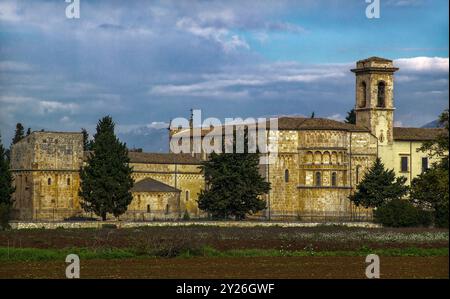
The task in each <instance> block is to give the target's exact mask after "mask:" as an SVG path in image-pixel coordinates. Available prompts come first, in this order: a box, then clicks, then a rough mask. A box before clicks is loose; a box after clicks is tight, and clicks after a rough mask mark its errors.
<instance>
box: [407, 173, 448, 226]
mask: <svg viewBox="0 0 450 299" xmlns="http://www.w3.org/2000/svg"><path fill="white" fill-rule="evenodd" d="M448 184H449V179H448V168H445V167H442V166H441V165H435V166H433V167H432V168H430V169H428V170H427V171H425V172H424V173H422V174H420V175H419V176H418V177H416V178H414V179H413V180H412V182H411V199H412V201H413V202H414V203H416V204H417V205H418V206H419V207H421V208H422V209H423V210H429V211H433V216H434V222H435V225H436V226H439V227H448V218H449V187H448Z"/></svg>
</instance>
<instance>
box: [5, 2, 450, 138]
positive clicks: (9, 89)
mask: <svg viewBox="0 0 450 299" xmlns="http://www.w3.org/2000/svg"><path fill="white" fill-rule="evenodd" d="M380 2H381V17H380V18H379V19H368V18H366V15H365V10H366V6H367V4H366V3H365V1H364V0H340V1H338V0H322V1H321V0H319V1H318V0H296V1H283V0H277V1H275V0H274V1H262V0H259V1H256V0H247V1H246V0H238V1H229V0H228V1H200V0H199V1H195V0H189V1H188V0H176V1H175V0H173V1H170V0H164V1H126V2H125V1H113V0H104V1H89V0H80V3H81V11H80V18H79V19H68V18H66V15H65V10H66V6H67V5H68V4H67V3H65V1H64V0H52V1H10V0H2V1H1V2H0V133H1V134H2V136H3V139H5V141H4V143H6V144H9V140H10V138H11V135H12V133H13V127H14V125H15V123H16V122H19V121H20V122H22V123H24V125H25V127H31V128H32V129H34V130H39V129H41V128H44V129H46V130H77V131H78V130H79V129H80V128H81V127H86V128H88V129H89V130H90V131H91V132H92V131H93V129H94V127H95V124H96V122H97V120H98V119H99V118H100V117H102V116H104V115H106V114H110V115H112V116H113V118H114V119H115V121H116V123H117V124H118V130H119V131H121V132H126V131H127V130H132V129H134V128H138V127H142V126H147V127H160V126H164V125H165V124H166V123H167V122H168V121H169V119H172V118H175V117H180V116H186V117H187V116H188V114H189V109H190V108H197V109H202V111H203V116H204V117H210V116H214V117H218V118H221V119H223V118H225V117H259V116H272V115H287V114H290V115H292V114H296V115H310V114H311V112H312V111H315V115H316V117H328V118H333V119H343V118H344V117H345V114H346V112H347V111H348V110H349V109H351V108H352V107H353V105H354V77H353V74H352V73H350V72H349V69H350V68H351V67H353V66H354V64H355V61H356V60H359V59H362V58H366V57H369V56H382V57H386V58H390V59H394V60H395V64H396V65H397V66H398V67H400V68H401V69H400V71H399V72H398V73H397V75H396V85H395V105H396V107H397V110H396V115H395V116H396V122H397V125H399V126H400V125H401V126H421V125H423V124H425V123H427V122H429V121H432V120H434V119H436V118H437V116H438V114H439V113H440V112H441V111H442V110H443V109H444V108H446V107H448V74H449V73H448V67H449V60H448V56H449V54H448V52H449V49H448V45H449V41H448V34H449V32H448V25H449V24H448V1H447V0H380ZM125 3H126V4H125Z"/></svg>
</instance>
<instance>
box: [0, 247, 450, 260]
mask: <svg viewBox="0 0 450 299" xmlns="http://www.w3.org/2000/svg"><path fill="white" fill-rule="evenodd" d="M71 253H74V254H77V255H78V256H79V257H80V259H81V260H83V259H130V258H162V257H164V258H167V255H165V254H161V253H158V252H151V251H150V252H143V251H139V250H136V249H133V248H124V249H122V248H108V249H95V250H94V249H92V248H72V249H59V250H58V249H39V248H9V249H8V248H6V247H0V262H8V261H50V260H59V261H65V258H66V256H67V255H68V254H71ZM371 253H374V254H377V255H379V256H399V257H403V256H421V257H424V256H425V257H426V256H448V255H449V249H448V248H416V247H411V248H401V249H400V248H383V249H369V248H362V249H360V250H349V251H341V250H338V251H311V250H299V251H287V250H277V249H233V250H226V251H220V250H217V249H215V248H212V247H203V248H201V249H195V250H183V251H180V252H179V253H176V254H174V255H172V256H170V257H177V258H193V257H302V256H366V255H368V254H371Z"/></svg>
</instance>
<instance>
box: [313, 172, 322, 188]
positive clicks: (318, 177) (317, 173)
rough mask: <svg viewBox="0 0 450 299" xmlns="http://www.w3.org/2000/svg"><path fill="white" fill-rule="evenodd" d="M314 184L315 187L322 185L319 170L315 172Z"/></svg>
mask: <svg viewBox="0 0 450 299" xmlns="http://www.w3.org/2000/svg"><path fill="white" fill-rule="evenodd" d="M315 185H316V187H320V186H321V185H322V175H321V173H320V172H316V180H315Z"/></svg>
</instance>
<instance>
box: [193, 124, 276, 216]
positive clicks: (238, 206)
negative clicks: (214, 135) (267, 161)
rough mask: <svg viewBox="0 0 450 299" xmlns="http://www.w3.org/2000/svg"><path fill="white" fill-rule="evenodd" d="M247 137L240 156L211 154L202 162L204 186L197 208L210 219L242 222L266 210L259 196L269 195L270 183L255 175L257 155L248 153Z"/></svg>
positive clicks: (257, 164) (257, 171)
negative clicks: (248, 216)
mask: <svg viewBox="0 0 450 299" xmlns="http://www.w3.org/2000/svg"><path fill="white" fill-rule="evenodd" d="M247 135H248V134H247V132H246V133H245V134H244V138H245V141H244V144H245V150H244V153H235V152H234V153H221V154H216V153H212V154H211V155H210V159H209V160H208V161H205V162H204V163H203V166H202V168H203V172H204V175H205V180H206V186H207V187H206V190H202V191H201V192H200V195H199V199H198V206H199V208H200V209H202V210H204V211H207V212H208V213H210V214H211V215H212V217H213V218H214V219H229V218H230V217H234V218H235V219H236V220H242V219H245V216H246V215H247V214H253V213H257V212H259V211H261V210H263V209H265V208H266V204H265V202H264V200H262V199H261V198H260V197H261V195H263V194H266V193H268V192H269V190H270V183H269V182H266V181H265V180H264V178H263V177H261V175H260V173H259V154H258V153H249V152H248V138H247ZM235 145H236V144H234V147H235Z"/></svg>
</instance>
